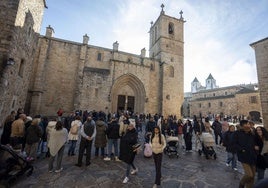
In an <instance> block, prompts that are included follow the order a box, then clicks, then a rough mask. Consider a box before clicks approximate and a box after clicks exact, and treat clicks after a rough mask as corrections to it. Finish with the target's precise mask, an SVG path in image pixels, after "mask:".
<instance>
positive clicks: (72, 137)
mask: <svg viewBox="0 0 268 188" xmlns="http://www.w3.org/2000/svg"><path fill="white" fill-rule="evenodd" d="M81 126H82V122H81V117H80V116H76V117H75V120H74V121H72V123H71V128H70V131H69V134H68V140H69V143H70V146H69V150H68V156H73V155H75V147H76V143H77V140H78V133H79V130H80V127H81Z"/></svg>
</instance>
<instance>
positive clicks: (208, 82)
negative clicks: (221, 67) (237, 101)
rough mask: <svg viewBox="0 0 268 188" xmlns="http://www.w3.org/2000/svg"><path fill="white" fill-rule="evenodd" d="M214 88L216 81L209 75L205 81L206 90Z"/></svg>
mask: <svg viewBox="0 0 268 188" xmlns="http://www.w3.org/2000/svg"><path fill="white" fill-rule="evenodd" d="M215 88H217V86H216V80H215V79H214V78H213V76H212V75H211V74H209V76H208V78H207V79H206V89H215Z"/></svg>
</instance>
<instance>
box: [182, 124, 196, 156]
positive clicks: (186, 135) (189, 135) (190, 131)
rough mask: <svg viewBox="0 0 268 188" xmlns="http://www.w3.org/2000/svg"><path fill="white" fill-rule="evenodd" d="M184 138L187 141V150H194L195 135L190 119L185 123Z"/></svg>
mask: <svg viewBox="0 0 268 188" xmlns="http://www.w3.org/2000/svg"><path fill="white" fill-rule="evenodd" d="M182 131H183V138H184V141H185V147H186V152H191V151H192V135H193V125H192V123H191V121H190V120H189V119H187V121H186V123H185V124H184V125H183V128H182Z"/></svg>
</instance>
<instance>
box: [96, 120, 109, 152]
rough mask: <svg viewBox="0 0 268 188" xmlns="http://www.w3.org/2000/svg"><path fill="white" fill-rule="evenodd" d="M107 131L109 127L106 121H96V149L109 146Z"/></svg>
mask: <svg viewBox="0 0 268 188" xmlns="http://www.w3.org/2000/svg"><path fill="white" fill-rule="evenodd" d="M106 129H107V125H106V123H105V122H104V121H101V120H97V121H96V137H95V147H96V148H104V147H106V144H107V138H106Z"/></svg>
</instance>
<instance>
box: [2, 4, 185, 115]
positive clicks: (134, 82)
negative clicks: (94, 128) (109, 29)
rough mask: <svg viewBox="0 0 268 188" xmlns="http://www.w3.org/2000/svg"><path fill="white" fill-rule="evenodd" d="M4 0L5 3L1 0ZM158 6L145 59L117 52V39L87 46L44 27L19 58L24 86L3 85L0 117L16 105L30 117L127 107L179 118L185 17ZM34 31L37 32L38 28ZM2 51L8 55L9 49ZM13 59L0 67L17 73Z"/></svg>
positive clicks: (109, 110)
mask: <svg viewBox="0 0 268 188" xmlns="http://www.w3.org/2000/svg"><path fill="white" fill-rule="evenodd" d="M4 2H6V3H7V4H8V1H7V0H5V1H4ZM17 2H18V3H21V2H27V1H23V0H21V1H19V0H17ZM28 4H29V6H30V4H32V3H28ZM33 4H35V6H37V7H39V6H40V5H42V8H40V9H35V10H34V11H39V12H40V13H43V9H44V8H45V7H46V5H45V1H41V0H39V1H38V0H35V3H33ZM5 8H8V6H6V7H5ZM13 8H14V7H13ZM163 8H164V6H162V10H161V12H160V15H159V17H158V18H157V19H156V21H155V22H154V23H153V22H152V23H151V27H150V32H149V33H150V41H149V42H150V43H149V57H146V55H145V54H146V50H145V49H142V50H141V54H140V55H135V54H131V53H127V52H122V51H120V50H119V43H118V42H115V43H114V44H113V48H112V49H107V48H103V47H98V46H93V45H90V44H89V37H88V36H87V35H85V36H83V43H78V42H73V41H67V40H64V39H58V38H54V37H53V28H52V27H50V26H49V27H47V31H46V34H45V36H40V35H39V37H38V38H33V39H31V40H32V41H33V43H34V44H33V45H32V46H31V47H32V48H31V50H32V51H31V53H30V54H29V59H28V58H27V62H26V61H25V62H24V64H25V69H24V70H23V71H22V72H23V74H24V75H23V77H22V78H21V80H22V82H23V83H25V85H23V86H20V87H19V88H22V89H21V90H19V91H17V89H18V88H17V87H18V86H17V87H16V86H13V87H12V88H6V89H5V90H6V93H8V94H9V95H10V96H9V97H10V98H8V99H7V98H6V96H5V95H2V94H1V100H2V101H5V104H6V105H2V106H1V109H0V110H1V114H3V115H4V116H5V115H7V114H8V113H10V111H11V110H16V109H17V108H19V107H22V108H24V109H25V111H26V112H28V113H29V114H30V115H35V114H42V115H48V116H50V115H55V114H56V111H57V110H58V109H59V108H62V109H63V110H64V111H65V112H71V111H73V110H76V109H79V110H97V111H99V110H102V111H104V112H117V111H118V110H128V111H131V112H138V113H143V112H145V113H152V114H154V113H161V114H163V115H169V114H173V115H177V117H180V116H181V107H182V103H183V81H184V80H183V76H184V37H183V32H184V28H183V27H184V22H185V21H184V19H183V17H182V12H181V13H180V18H174V17H171V16H168V15H166V14H165V12H164V10H163ZM16 11H17V14H18V12H19V11H24V9H23V10H20V7H17V10H16ZM14 12H15V11H14ZM36 15H39V14H35V13H34V12H32V16H33V17H34V16H36ZM41 15H42V14H41ZM15 16H17V17H18V15H16V14H14V17H15ZM1 19H2V18H1ZM40 19H41V18H40ZM2 21H3V20H2ZM34 23H35V24H39V29H40V25H41V22H40V23H38V22H34ZM35 34H36V35H38V31H36V32H35ZM0 37H2V36H0ZM130 37H131V36H130ZM23 42H24V41H21V43H23ZM130 45H131V44H130ZM7 55H8V56H10V57H13V56H12V55H10V53H9V52H8V53H7ZM14 57H15V56H14ZM17 59H19V57H18V58H15V62H16V64H15V66H6V67H5V68H4V69H5V71H11V69H12V70H13V69H16V71H18V70H17V69H18V67H16V66H17V65H18V64H17V61H18V60H17ZM25 59H26V58H25ZM3 61H4V60H3ZM26 72H27V74H26ZM9 76H10V77H12V74H9ZM13 76H14V74H13ZM16 77H19V76H17V75H16ZM1 79H2V78H1ZM7 80H9V79H7ZM14 80H15V79H14ZM4 83H5V81H4ZM15 93H16V94H15ZM14 96H15V98H16V100H14ZM22 96H23V97H22Z"/></svg>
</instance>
